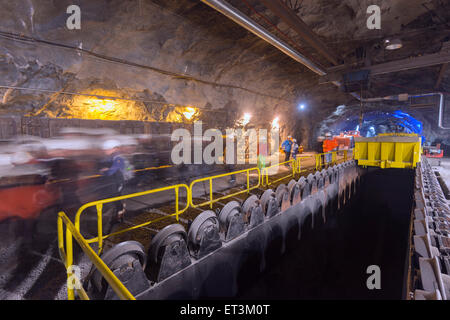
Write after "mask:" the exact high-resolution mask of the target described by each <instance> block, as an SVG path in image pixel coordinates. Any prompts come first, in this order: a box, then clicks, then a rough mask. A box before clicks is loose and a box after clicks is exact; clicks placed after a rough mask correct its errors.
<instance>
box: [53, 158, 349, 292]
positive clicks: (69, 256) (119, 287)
mask: <svg viewBox="0 0 450 320" xmlns="http://www.w3.org/2000/svg"><path fill="white" fill-rule="evenodd" d="M306 158H311V157H298V158H297V159H295V160H294V159H291V160H289V161H286V162H282V163H278V164H275V165H272V166H270V167H266V168H264V169H263V174H261V171H260V169H259V168H258V167H254V168H248V169H244V170H239V171H234V172H229V173H224V174H220V175H215V176H211V177H204V178H200V179H196V180H194V181H192V182H191V184H190V185H189V187H188V186H187V185H186V184H177V185H173V186H168V187H163V188H158V189H152V190H148V191H143V192H137V193H133V194H128V195H124V196H119V197H114V198H108V199H103V200H98V201H93V202H89V203H87V204H85V205H83V206H81V207H80V208H79V209H78V211H77V213H76V215H75V223H72V222H71V221H70V219H69V218H68V217H67V215H66V214H65V213H64V212H59V214H58V247H59V252H60V256H61V259H62V260H63V262H64V265H65V267H66V269H67V278H68V283H69V279H72V280H71V281H75V282H78V283H79V281H80V279H78V278H77V277H76V275H75V274H74V273H73V272H72V271H71V266H72V265H73V246H72V242H73V238H75V240H76V241H77V243H78V244H79V246H80V247H81V249H82V250H83V251H84V253H85V254H86V255H87V256H88V257H89V259H90V260H91V261H92V263H93V264H94V265H95V266H96V268H97V269H98V270H99V271H100V272H101V274H102V275H103V277H104V278H105V279H106V281H107V282H108V283H109V285H110V286H111V287H112V289H113V290H114V291H115V292H116V294H117V295H118V296H119V298H121V299H134V297H133V295H132V294H131V293H130V292H129V291H128V289H127V288H126V287H125V286H124V285H123V284H122V283H121V282H120V280H119V279H117V277H116V276H115V275H114V273H112V271H111V270H110V269H109V268H108V267H107V266H106V264H105V263H104V262H103V261H102V260H101V258H100V257H99V255H100V254H101V252H102V249H103V240H105V239H107V238H109V237H111V236H114V235H118V234H122V233H125V232H128V231H131V230H134V229H138V228H141V227H144V226H146V225H149V224H151V223H155V222H158V221H161V220H163V219H167V218H170V217H173V216H175V217H176V219H177V221H178V220H179V215H180V214H182V213H183V212H185V211H186V210H187V209H188V208H189V207H193V208H196V207H200V206H205V205H209V206H210V207H211V208H212V206H213V204H214V203H215V202H218V201H220V200H224V199H227V198H230V197H233V196H236V195H239V194H242V193H249V192H250V191H251V190H253V189H257V188H259V187H260V185H265V186H269V185H271V184H273V183H276V182H278V181H281V180H283V179H286V178H288V177H294V176H295V174H298V173H301V172H304V171H305V170H302V166H301V160H302V159H306ZM344 158H345V159H346V158H347V153H346V152H345V155H344ZM316 159H317V158H316ZM287 163H289V164H290V165H291V167H292V170H290V173H289V175H286V176H283V177H281V178H278V179H277V180H274V181H270V180H269V169H271V168H275V167H277V166H281V165H285V164H287ZM316 168H317V163H316ZM252 171H255V172H256V173H257V178H258V182H257V184H256V185H254V186H251V185H250V173H251V172H252ZM241 173H245V174H246V178H247V187H246V188H245V189H243V190H240V191H238V192H234V193H232V194H228V195H224V196H221V197H218V198H214V197H213V180H215V179H219V178H224V177H228V176H231V175H237V174H241ZM264 178H265V180H266V181H265V183H264ZM203 181H208V182H209V200H208V201H205V202H203V203H200V204H195V203H194V202H193V195H194V192H193V189H194V186H195V185H196V184H197V183H200V182H203ZM180 189H185V190H186V205H185V206H184V207H183V208H182V209H180V208H179V202H180V201H179V195H180ZM170 190H174V191H175V213H173V214H170V215H167V216H163V217H160V218H157V219H153V220H151V221H147V222H144V223H142V224H139V225H135V226H133V227H130V228H126V229H122V230H120V231H117V232H113V233H110V234H107V235H103V223H102V222H103V205H104V204H105V203H111V202H115V201H122V200H126V199H130V198H135V197H140V196H145V195H149V194H154V193H158V192H164V191H170ZM94 206H95V207H96V209H97V233H98V235H97V237H95V238H91V239H85V238H84V237H83V235H82V233H81V231H80V218H81V215H82V213H83V212H84V211H85V210H86V209H87V208H89V207H94ZM64 225H66V230H65V231H66V232H65V243H64V228H63V226H64ZM95 242H97V243H98V252H97V253H96V252H95V251H94V250H93V249H92V247H91V246H90V244H92V243H95ZM76 287H77V288H76V289H71V288H69V286H68V289H67V290H68V291H67V294H68V299H69V300H74V299H75V291H76V292H77V293H78V296H79V297H80V298H81V299H85V300H87V299H89V297H88V296H87V294H86V292H85V291H84V289H83V288H82V286H81V285H79V286H76Z"/></svg>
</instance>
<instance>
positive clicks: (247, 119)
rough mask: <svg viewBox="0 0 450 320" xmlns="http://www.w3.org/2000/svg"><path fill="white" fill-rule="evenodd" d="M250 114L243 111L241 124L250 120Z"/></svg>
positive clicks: (245, 123)
mask: <svg viewBox="0 0 450 320" xmlns="http://www.w3.org/2000/svg"><path fill="white" fill-rule="evenodd" d="M251 117H252V115H251V114H250V113H244V119H243V120H242V124H243V125H244V126H245V125H247V123H249V122H250V118H251Z"/></svg>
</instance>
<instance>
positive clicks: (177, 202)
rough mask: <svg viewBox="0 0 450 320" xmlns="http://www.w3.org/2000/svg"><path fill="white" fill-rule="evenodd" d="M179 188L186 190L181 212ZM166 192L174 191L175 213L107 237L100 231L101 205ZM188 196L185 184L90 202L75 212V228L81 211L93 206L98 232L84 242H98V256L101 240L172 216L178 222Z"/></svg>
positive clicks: (78, 226) (187, 188) (78, 227)
mask: <svg viewBox="0 0 450 320" xmlns="http://www.w3.org/2000/svg"><path fill="white" fill-rule="evenodd" d="M180 188H184V189H186V205H185V207H184V208H183V209H181V210H180V209H179V199H178V198H179V191H180ZM168 190H175V213H173V214H170V215H167V216H163V217H161V218H158V219H154V220H151V221H147V222H144V223H142V224H139V225H136V226H133V227H130V228H126V229H123V230H120V231H117V232H113V233H110V234H108V235H103V230H102V228H103V223H102V220H103V212H102V209H103V204H105V203H111V202H114V201H121V200H125V199H130V198H136V197H141V196H145V195H148V194H153V193H157V192H163V191H168ZM189 194H190V190H189V187H188V186H187V185H186V184H177V185H173V186H168V187H163V188H158V189H152V190H147V191H142V192H136V193H131V194H127V195H124V196H119V197H114V198H108V199H103V200H98V201H92V202H89V203H87V204H85V205H83V206H81V207H80V209H78V211H77V213H76V215H75V228H76V229H77V230H78V231H80V216H81V214H82V213H83V211H84V210H85V209H86V208H89V207H93V206H95V207H96V209H97V232H98V236H97V237H95V238H92V239H88V240H86V242H87V243H93V242H98V253H99V254H100V253H101V251H102V249H103V240H104V239H106V238H109V237H111V236H115V235H118V234H121V233H124V232H127V231H131V230H134V229H138V228H141V227H144V226H146V225H149V224H151V223H155V222H158V221H160V220H163V219H167V218H169V217H172V216H175V217H176V219H177V221H178V220H179V218H178V216H179V215H180V214H182V213H183V212H185V211H186V210H187V209H188V208H189V198H190V197H189Z"/></svg>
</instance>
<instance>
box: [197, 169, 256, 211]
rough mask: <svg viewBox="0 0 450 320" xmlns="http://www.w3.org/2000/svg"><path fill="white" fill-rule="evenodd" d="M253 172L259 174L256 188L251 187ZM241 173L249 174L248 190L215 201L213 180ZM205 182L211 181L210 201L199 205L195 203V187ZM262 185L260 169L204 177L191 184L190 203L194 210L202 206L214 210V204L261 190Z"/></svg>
mask: <svg viewBox="0 0 450 320" xmlns="http://www.w3.org/2000/svg"><path fill="white" fill-rule="evenodd" d="M251 171H256V172H257V173H258V183H257V184H256V185H255V186H253V187H251V186H250V172H251ZM240 173H246V174H247V188H245V189H244V190H241V191H238V192H234V193H231V194H227V195H225V196H221V197H218V198H216V199H214V197H213V180H214V179H219V178H224V177H228V176H231V175H236V174H240ZM203 181H209V200H208V201H205V202H202V203H199V204H195V203H194V199H193V198H194V191H193V189H194V185H196V184H197V183H199V182H203ZM260 185H261V171H260V170H259V168H258V167H255V168H249V169H244V170H239V171H234V172H228V173H224V174H219V175H215V176H211V177H204V178H200V179H196V180H194V181H192V182H191V184H190V186H189V189H190V199H189V202H190V205H191V207H192V208H197V207H202V206H206V205H209V206H210V208H212V207H213V204H214V203H215V202H218V201H220V200H224V199H228V198H231V197H234V196H236V195H238V194H242V193H249V192H250V191H251V190H253V189H257V188H259V186H260Z"/></svg>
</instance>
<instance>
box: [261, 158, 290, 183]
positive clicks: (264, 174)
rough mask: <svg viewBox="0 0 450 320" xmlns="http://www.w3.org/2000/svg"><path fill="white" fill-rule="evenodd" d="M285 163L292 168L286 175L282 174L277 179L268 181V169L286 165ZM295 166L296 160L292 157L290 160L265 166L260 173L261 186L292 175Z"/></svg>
mask: <svg viewBox="0 0 450 320" xmlns="http://www.w3.org/2000/svg"><path fill="white" fill-rule="evenodd" d="M287 164H288V165H289V166H290V167H291V169H292V170H290V173H289V174H288V175H285V176H283V177H281V178H278V179H277V180H274V181H269V170H270V169H274V168H279V167H280V166H283V165H287ZM296 167H297V160H294V159H291V160H288V161H284V162H281V163H277V164H273V165H271V166H269V167H265V168H264V169H263V173H262V185H263V186H270V185H271V184H273V183H276V182H278V181H281V180H284V179H287V178H289V177H293V176H294V175H295V173H296V170H297V168H296ZM264 180H265V181H264Z"/></svg>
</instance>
